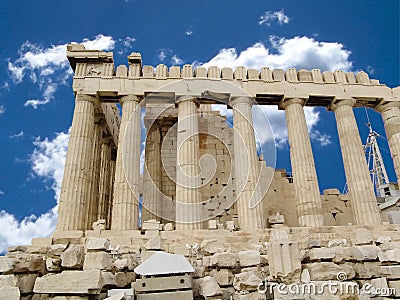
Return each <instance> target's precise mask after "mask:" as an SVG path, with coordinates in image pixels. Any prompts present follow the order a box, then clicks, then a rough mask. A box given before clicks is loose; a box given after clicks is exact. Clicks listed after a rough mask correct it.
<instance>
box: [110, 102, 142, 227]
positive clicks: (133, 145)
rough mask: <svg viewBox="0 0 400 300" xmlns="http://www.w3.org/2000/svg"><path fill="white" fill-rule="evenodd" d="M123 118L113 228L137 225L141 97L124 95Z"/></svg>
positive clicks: (118, 151) (115, 183)
mask: <svg viewBox="0 0 400 300" xmlns="http://www.w3.org/2000/svg"><path fill="white" fill-rule="evenodd" d="M121 105H122V119H121V125H120V129H119V137H118V150H117V161H116V166H115V182H114V199H113V209H112V221H111V229H112V230H130V229H136V228H137V221H138V205H139V186H140V104H139V98H138V97H136V96H134V95H128V96H124V97H122V98H121Z"/></svg>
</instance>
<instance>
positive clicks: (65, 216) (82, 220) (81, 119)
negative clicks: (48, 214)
mask: <svg viewBox="0 0 400 300" xmlns="http://www.w3.org/2000/svg"><path fill="white" fill-rule="evenodd" d="M95 101H96V98H95V97H94V96H90V95H85V94H77V95H76V101H75V110H74V116H73V120H72V127H71V133H70V138H69V142H68V152H67V157H66V159H65V167H64V176H63V180H62V186H61V192H60V199H59V203H58V221H57V228H56V230H60V231H63V230H84V229H85V228H86V227H85V226H86V218H87V203H88V200H89V199H88V189H89V175H90V173H89V168H90V161H91V158H92V150H93V135H94V126H95V124H94V103H95Z"/></svg>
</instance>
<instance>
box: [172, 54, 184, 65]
mask: <svg viewBox="0 0 400 300" xmlns="http://www.w3.org/2000/svg"><path fill="white" fill-rule="evenodd" d="M171 64H173V65H181V64H183V60H182V59H181V58H180V57H178V56H177V55H174V56H172V57H171Z"/></svg>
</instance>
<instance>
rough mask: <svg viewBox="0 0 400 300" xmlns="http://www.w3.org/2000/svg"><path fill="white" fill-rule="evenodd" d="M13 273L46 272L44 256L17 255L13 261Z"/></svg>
mask: <svg viewBox="0 0 400 300" xmlns="http://www.w3.org/2000/svg"><path fill="white" fill-rule="evenodd" d="M13 272H14V273H27V272H39V273H41V274H44V273H45V272H46V262H45V260H44V256H43V255H40V254H17V255H16V256H15V261H14V268H13Z"/></svg>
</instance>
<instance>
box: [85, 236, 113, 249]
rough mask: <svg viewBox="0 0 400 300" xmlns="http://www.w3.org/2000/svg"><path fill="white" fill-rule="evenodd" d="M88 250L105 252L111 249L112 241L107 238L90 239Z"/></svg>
mask: <svg viewBox="0 0 400 300" xmlns="http://www.w3.org/2000/svg"><path fill="white" fill-rule="evenodd" d="M86 248H87V250H88V251H105V250H109V249H110V241H109V240H107V239H105V238H97V237H91V238H89V240H88V242H87V245H86Z"/></svg>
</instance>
